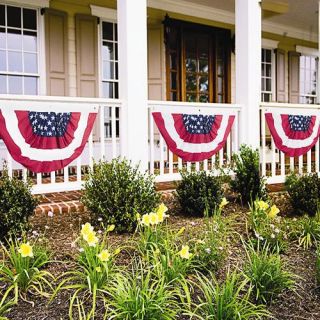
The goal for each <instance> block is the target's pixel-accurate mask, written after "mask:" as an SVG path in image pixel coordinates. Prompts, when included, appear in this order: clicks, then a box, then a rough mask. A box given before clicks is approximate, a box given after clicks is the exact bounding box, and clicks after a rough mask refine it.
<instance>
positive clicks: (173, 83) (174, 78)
mask: <svg viewBox="0 0 320 320" xmlns="http://www.w3.org/2000/svg"><path fill="white" fill-rule="evenodd" d="M170 76H171V90H176V89H177V74H176V73H175V72H171V74H170Z"/></svg>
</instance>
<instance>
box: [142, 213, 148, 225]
mask: <svg viewBox="0 0 320 320" xmlns="http://www.w3.org/2000/svg"><path fill="white" fill-rule="evenodd" d="M141 222H142V224H144V225H145V226H149V225H150V215H148V214H144V215H143V216H142V221H141Z"/></svg>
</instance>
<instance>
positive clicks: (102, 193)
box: [82, 158, 160, 232]
mask: <svg viewBox="0 0 320 320" xmlns="http://www.w3.org/2000/svg"><path fill="white" fill-rule="evenodd" d="M159 200H160V195H159V194H158V193H157V192H156V190H155V184H154V179H153V177H152V176H150V175H148V174H142V173H141V172H140V171H139V168H138V166H133V165H132V164H131V162H130V161H128V160H125V159H124V160H120V159H119V158H118V159H113V160H112V161H111V162H104V161H100V162H98V163H96V164H94V166H93V170H91V171H90V172H89V175H88V177H87V179H86V182H85V184H84V193H83V197H82V202H83V204H84V205H85V206H86V207H87V208H88V209H89V210H90V211H91V212H92V214H93V216H94V218H95V219H98V218H101V219H102V220H103V223H104V224H105V225H110V224H115V225H116V230H117V231H120V232H124V231H129V232H130V231H133V230H134V228H135V227H136V222H137V219H136V215H137V213H139V214H144V213H149V212H150V211H152V210H153V209H154V208H155V207H157V206H158V204H159Z"/></svg>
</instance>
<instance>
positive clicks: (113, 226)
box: [107, 224, 116, 232]
mask: <svg viewBox="0 0 320 320" xmlns="http://www.w3.org/2000/svg"><path fill="white" fill-rule="evenodd" d="M115 227H116V226H115V225H114V224H112V225H110V226H108V228H107V232H112V231H113V230H114V228H115Z"/></svg>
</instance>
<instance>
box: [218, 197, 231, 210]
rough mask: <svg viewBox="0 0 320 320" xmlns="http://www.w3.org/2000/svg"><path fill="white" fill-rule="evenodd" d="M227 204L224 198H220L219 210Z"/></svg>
mask: <svg viewBox="0 0 320 320" xmlns="http://www.w3.org/2000/svg"><path fill="white" fill-rule="evenodd" d="M228 203H229V201H228V200H227V199H226V198H222V200H221V202H220V204H219V208H220V209H222V208H223V207H225V206H226V205H227V204H228Z"/></svg>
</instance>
